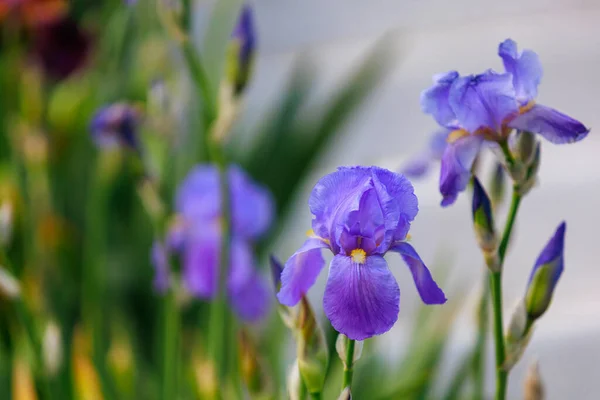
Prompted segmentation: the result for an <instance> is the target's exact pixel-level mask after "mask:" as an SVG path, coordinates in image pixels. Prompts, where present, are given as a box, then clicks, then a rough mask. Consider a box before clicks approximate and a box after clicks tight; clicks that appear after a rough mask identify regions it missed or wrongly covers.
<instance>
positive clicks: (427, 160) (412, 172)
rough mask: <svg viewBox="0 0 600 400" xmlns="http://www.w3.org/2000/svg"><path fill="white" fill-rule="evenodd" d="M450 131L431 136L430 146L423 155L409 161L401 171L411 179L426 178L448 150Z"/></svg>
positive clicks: (444, 130) (441, 131)
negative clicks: (447, 140) (434, 164)
mask: <svg viewBox="0 0 600 400" xmlns="http://www.w3.org/2000/svg"><path fill="white" fill-rule="evenodd" d="M449 133H450V131H449V130H448V129H441V130H439V131H437V132H435V133H434V134H433V135H431V138H430V140H429V143H428V146H427V148H426V149H425V151H423V152H422V153H420V154H418V155H417V156H415V157H414V158H412V159H411V160H409V161H408V162H407V163H406V164H404V166H403V167H402V168H401V169H400V171H401V172H402V173H403V174H404V175H406V176H408V177H409V178H420V177H422V176H425V175H426V174H427V173H428V172H429V170H430V167H431V165H432V163H433V162H434V161H439V160H441V158H442V154H444V149H446V145H447V142H446V139H447V138H448V134H449Z"/></svg>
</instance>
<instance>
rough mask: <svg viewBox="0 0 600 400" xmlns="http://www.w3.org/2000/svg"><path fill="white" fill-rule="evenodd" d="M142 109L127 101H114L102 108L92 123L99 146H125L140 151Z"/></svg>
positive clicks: (93, 134)
mask: <svg viewBox="0 0 600 400" xmlns="http://www.w3.org/2000/svg"><path fill="white" fill-rule="evenodd" d="M140 119H141V113H140V111H139V110H138V109H137V108H136V107H134V106H132V105H130V104H127V103H114V104H110V105H108V106H104V107H102V108H100V109H99V110H98V111H97V112H96V114H95V115H94V117H93V118H92V122H91V123H90V131H91V132H92V138H93V139H94V141H95V142H96V144H97V145H98V146H99V147H102V148H110V147H116V146H124V147H126V148H129V149H132V150H135V151H139V150H140V146H139V140H138V128H139V124H140Z"/></svg>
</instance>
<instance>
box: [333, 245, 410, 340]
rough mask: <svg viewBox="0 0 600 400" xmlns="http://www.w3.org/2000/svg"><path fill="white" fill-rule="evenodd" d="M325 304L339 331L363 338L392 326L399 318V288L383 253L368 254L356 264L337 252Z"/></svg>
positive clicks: (354, 338) (349, 335)
mask: <svg viewBox="0 0 600 400" xmlns="http://www.w3.org/2000/svg"><path fill="white" fill-rule="evenodd" d="M323 307H324V310H325V314H326V315H327V317H328V318H329V320H330V321H331V324H332V325H333V327H334V328H335V329H336V330H337V331H338V332H340V333H343V334H344V335H346V336H348V337H349V338H350V339H353V340H364V339H367V338H369V337H371V336H374V335H379V334H382V333H385V332H387V331H389V330H390V329H391V328H392V326H393V325H394V323H395V322H396V320H397V319H398V311H399V309H400V289H399V287H398V284H397V283H396V279H395V278H394V276H393V275H392V274H391V272H390V270H389V268H388V266H387V263H386V262H385V260H384V259H383V257H381V256H369V257H367V258H366V260H365V263H364V264H357V263H353V262H352V259H351V258H350V257H347V256H343V255H337V256H335V257H334V258H333V260H332V262H331V266H330V269H329V279H328V280H327V286H326V288H325V296H324V297H323Z"/></svg>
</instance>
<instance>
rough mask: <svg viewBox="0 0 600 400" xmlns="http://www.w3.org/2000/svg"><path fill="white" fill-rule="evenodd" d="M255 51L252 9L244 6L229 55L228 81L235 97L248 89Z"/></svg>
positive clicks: (230, 45)
mask: <svg viewBox="0 0 600 400" xmlns="http://www.w3.org/2000/svg"><path fill="white" fill-rule="evenodd" d="M255 49H256V30H255V27H254V18H253V16H252V9H251V8H250V6H248V5H244V6H243V8H242V11H241V14H240V18H239V20H238V23H237V25H236V27H235V29H234V31H233V33H232V35H231V42H230V44H229V48H228V53H227V80H228V82H229V84H231V85H232V86H233V92H234V95H235V96H238V95H240V94H241V93H242V91H243V90H244V89H245V88H246V85H247V83H248V80H249V78H250V74H251V72H252V67H253V64H254V53H255Z"/></svg>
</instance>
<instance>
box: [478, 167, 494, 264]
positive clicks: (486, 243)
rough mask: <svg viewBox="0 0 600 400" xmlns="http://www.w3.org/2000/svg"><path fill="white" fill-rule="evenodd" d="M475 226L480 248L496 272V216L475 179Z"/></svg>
mask: <svg viewBox="0 0 600 400" xmlns="http://www.w3.org/2000/svg"><path fill="white" fill-rule="evenodd" d="M472 210H473V226H474V228H475V236H476V238H477V242H478V243H479V247H480V248H481V250H482V251H483V254H484V257H485V260H486V263H487V265H488V267H489V268H490V269H492V270H493V271H495V270H496V269H497V267H498V262H497V255H496V248H497V245H498V240H497V237H496V230H495V227H494V216H493V214H492V204H491V202H490V199H489V197H488V195H487V193H486V192H485V190H484V189H483V186H481V183H479V180H478V179H477V178H476V177H475V178H473V208H472Z"/></svg>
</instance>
